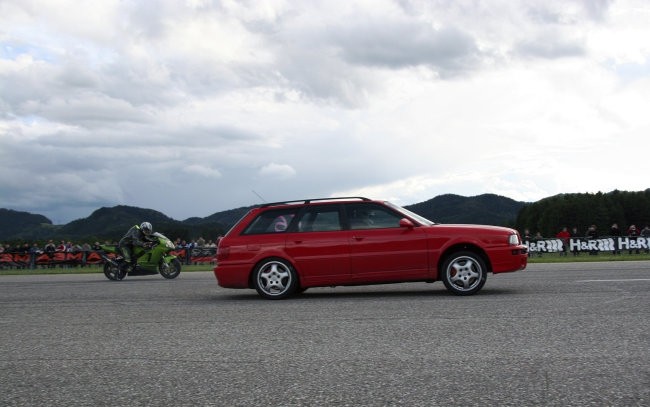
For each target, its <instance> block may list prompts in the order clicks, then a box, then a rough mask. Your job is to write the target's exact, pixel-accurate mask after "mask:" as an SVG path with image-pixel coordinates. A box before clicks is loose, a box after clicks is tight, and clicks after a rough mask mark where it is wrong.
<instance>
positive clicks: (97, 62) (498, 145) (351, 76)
mask: <svg viewBox="0 0 650 407" xmlns="http://www.w3.org/2000/svg"><path fill="white" fill-rule="evenodd" d="M73 5H74V6H73ZM0 15H2V16H3V17H2V19H3V23H2V25H0V89H1V90H0V207H8V208H11V209H18V210H29V211H34V212H37V213H42V214H45V215H46V216H50V217H51V218H53V219H55V220H56V221H68V220H70V219H71V218H79V217H83V216H87V215H88V214H89V213H90V212H91V211H92V210H93V209H96V208H97V207H99V206H110V205H113V204H129V205H135V206H143V207H149V208H152V209H156V210H160V211H162V212H164V213H166V214H168V215H169V216H172V217H175V218H178V219H184V218H187V217H191V216H208V215H210V214H212V213H214V212H216V211H219V210H226V209H231V208H233V207H238V206H242V205H250V204H252V203H256V202H258V198H257V197H256V196H255V195H254V194H252V193H251V190H254V191H257V192H258V193H260V194H261V195H262V196H264V197H265V199H267V200H269V201H270V200H278V201H280V200H286V199H299V198H301V197H305V196H332V195H337V194H345V195H349V194H354V195H356V194H362V195H368V196H371V197H379V198H388V199H391V200H394V201H396V202H398V203H401V204H410V203H415V202H419V201H423V200H426V199H430V198H432V197H434V196H436V195H439V194H443V193H458V194H462V195H477V194H480V193H485V192H491V193H497V194H500V195H505V196H509V197H511V198H513V199H518V200H526V201H532V200H537V199H541V198H543V197H546V196H549V195H554V194H557V193H566V192H595V191H598V190H602V191H609V190H613V189H628V190H641V189H645V188H647V187H648V184H647V181H646V180H645V178H644V177H643V176H641V175H639V174H645V173H648V172H649V170H650V164H648V163H647V162H646V161H645V160H644V159H643V157H642V151H640V149H639V147H640V146H644V145H645V138H646V135H647V134H648V132H649V131H650V119H648V115H647V113H646V111H645V110H647V109H645V106H646V104H647V103H646V102H645V101H646V99H647V95H648V93H649V92H650V45H648V41H647V38H648V37H649V36H650V26H648V24H647V21H648V17H649V16H650V7H649V6H648V5H647V4H646V2H645V1H642V0H621V1H616V2H610V1H606V0H602V1H578V0H575V1H568V2H567V1H559V0H558V1H543V2H542V1H539V2H538V1H535V2H511V1H506V0H504V1H490V2H481V1H472V0H467V1H455V2H420V1H402V0H399V1H398V0H379V1H372V2H371V1H361V2H349V3H340V2H330V1H325V0H313V1H304V2H299V3H296V2H287V1H273V2H222V3H213V2H206V1H201V0H193V1H189V2H174V1H160V2H156V3H155V4H153V3H146V2H120V1H112V0H111V1H105V2H101V3H98V4H94V3H93V4H92V5H90V3H89V5H79V4H77V3H73V2H71V1H48V2H44V1H42V0H22V1H18V0H5V1H3V2H0ZM635 152H636V154H635V156H633V157H631V156H630V155H631V154H633V153H635ZM630 162H633V163H634V169H633V170H630V168H629V167H630ZM134 177H135V178H137V180H138V181H137V183H136V182H134ZM170 190H173V191H182V193H175V194H173V196H172V195H170V194H169V191H170ZM197 197H200V199H197Z"/></svg>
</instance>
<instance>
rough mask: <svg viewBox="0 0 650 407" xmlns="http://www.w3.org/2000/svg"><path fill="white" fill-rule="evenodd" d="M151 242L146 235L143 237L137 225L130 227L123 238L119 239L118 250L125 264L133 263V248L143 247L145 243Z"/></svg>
mask: <svg viewBox="0 0 650 407" xmlns="http://www.w3.org/2000/svg"><path fill="white" fill-rule="evenodd" d="M149 242H151V240H150V239H149V238H148V236H147V235H145V234H144V233H143V232H142V230H141V229H140V226H139V225H135V226H132V227H131V229H129V230H128V231H127V232H126V234H125V235H124V237H122V239H120V244H119V248H120V251H121V252H122V256H124V260H125V261H126V262H127V263H132V264H133V263H135V259H132V257H133V256H132V254H133V246H141V247H144V246H145V244H146V243H149Z"/></svg>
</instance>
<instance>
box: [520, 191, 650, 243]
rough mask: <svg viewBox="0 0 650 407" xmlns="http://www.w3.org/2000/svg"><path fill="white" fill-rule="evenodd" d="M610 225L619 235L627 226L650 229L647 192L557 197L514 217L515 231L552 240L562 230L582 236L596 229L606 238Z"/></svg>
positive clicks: (539, 202)
mask: <svg viewBox="0 0 650 407" xmlns="http://www.w3.org/2000/svg"><path fill="white" fill-rule="evenodd" d="M613 223H617V224H618V226H619V228H620V229H621V230H622V231H624V232H625V231H627V228H628V227H629V226H630V225H636V226H637V227H643V226H645V225H650V188H649V189H646V190H645V191H641V192H626V191H612V192H609V193H602V192H599V193H596V194H560V195H555V196H552V197H549V198H544V199H542V200H540V201H538V202H535V203H530V204H527V205H525V206H524V207H523V208H522V210H521V211H520V212H519V216H517V222H516V223H515V226H516V227H517V229H518V230H520V231H523V230H525V229H529V230H530V232H531V233H536V232H540V233H541V234H542V236H547V237H548V236H555V234H556V233H557V232H558V231H559V230H560V229H561V228H562V227H563V226H566V227H568V228H572V227H574V226H575V227H577V228H578V232H579V233H580V234H584V233H585V232H586V230H587V228H588V227H589V226H590V225H596V227H597V230H598V231H599V234H600V235H607V234H608V233H609V229H610V227H611V225H612V224H613Z"/></svg>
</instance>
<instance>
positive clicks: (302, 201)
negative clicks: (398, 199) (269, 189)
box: [259, 196, 372, 208]
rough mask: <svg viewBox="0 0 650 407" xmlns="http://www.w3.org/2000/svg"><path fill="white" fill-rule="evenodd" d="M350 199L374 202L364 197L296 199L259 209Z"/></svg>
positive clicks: (270, 203) (266, 205) (274, 203)
mask: <svg viewBox="0 0 650 407" xmlns="http://www.w3.org/2000/svg"><path fill="white" fill-rule="evenodd" d="M350 199H360V200H362V201H371V200H372V199H370V198H366V197H363V196H338V197H331V198H310V199H296V200H293V201H280V202H268V203H264V204H262V205H260V206H259V207H260V208H266V207H269V206H276V205H289V204H296V205H306V204H309V203H312V202H326V201H338V200H350Z"/></svg>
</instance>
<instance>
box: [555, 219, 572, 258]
mask: <svg viewBox="0 0 650 407" xmlns="http://www.w3.org/2000/svg"><path fill="white" fill-rule="evenodd" d="M555 237H557V238H558V239H560V240H561V241H562V251H561V252H560V256H566V248H567V246H569V238H570V237H571V233H569V229H568V228H567V227H566V226H565V227H563V228H562V230H560V231H559V232H557V234H556V235H555Z"/></svg>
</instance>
